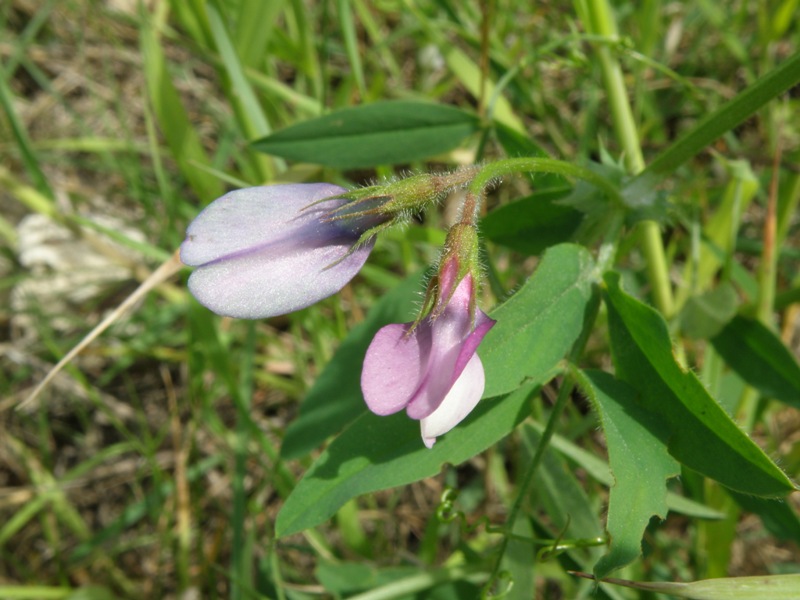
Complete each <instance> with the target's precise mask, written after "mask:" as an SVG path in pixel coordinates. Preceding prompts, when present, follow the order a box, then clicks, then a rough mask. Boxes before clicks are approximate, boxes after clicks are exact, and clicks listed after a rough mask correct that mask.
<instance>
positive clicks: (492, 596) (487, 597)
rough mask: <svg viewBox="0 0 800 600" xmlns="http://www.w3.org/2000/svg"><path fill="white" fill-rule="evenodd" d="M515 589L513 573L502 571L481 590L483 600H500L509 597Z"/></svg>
mask: <svg viewBox="0 0 800 600" xmlns="http://www.w3.org/2000/svg"><path fill="white" fill-rule="evenodd" d="M513 587H514V577H513V576H512V575H511V571H505V570H503V571H500V572H499V573H498V574H497V575H495V576H494V577H492V578H490V579H489V581H487V582H486V585H484V586H483V588H482V589H481V600H500V599H501V598H505V597H506V596H508V594H509V592H510V591H511V588H513Z"/></svg>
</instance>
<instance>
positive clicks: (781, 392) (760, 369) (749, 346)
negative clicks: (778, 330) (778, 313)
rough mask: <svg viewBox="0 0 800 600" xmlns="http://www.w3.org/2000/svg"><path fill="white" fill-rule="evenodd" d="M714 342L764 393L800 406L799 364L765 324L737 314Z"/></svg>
mask: <svg viewBox="0 0 800 600" xmlns="http://www.w3.org/2000/svg"><path fill="white" fill-rule="evenodd" d="M711 343H712V344H713V345H714V349H715V350H716V351H717V352H718V353H719V354H720V356H722V358H724V359H725V362H727V363H728V364H729V365H730V366H731V368H732V369H733V370H734V371H736V373H738V374H739V376H740V377H741V378H742V379H744V380H745V381H746V382H747V383H749V384H750V385H752V386H753V387H754V388H756V389H758V390H759V391H760V392H761V393H762V394H764V395H765V396H767V397H768V398H775V399H776V400H780V401H782V402H785V403H786V404H789V405H790V406H794V407H795V408H800V365H798V364H797V360H796V359H795V357H794V356H793V355H792V353H791V352H790V351H789V349H788V348H787V347H786V346H784V344H783V342H781V340H780V338H779V337H778V336H777V335H775V333H773V332H772V331H770V330H769V329H768V328H767V327H766V326H764V324H762V323H761V322H759V321H757V320H755V319H750V318H748V317H743V316H741V315H740V316H737V317H735V318H734V319H733V320H731V322H730V323H728V325H726V327H725V329H723V330H722V331H721V332H720V333H719V334H718V335H717V336H715V337H714V338H712V339H711Z"/></svg>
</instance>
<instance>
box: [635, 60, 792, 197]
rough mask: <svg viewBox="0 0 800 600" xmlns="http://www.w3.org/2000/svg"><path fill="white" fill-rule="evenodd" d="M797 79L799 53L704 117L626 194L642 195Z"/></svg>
mask: <svg viewBox="0 0 800 600" xmlns="http://www.w3.org/2000/svg"><path fill="white" fill-rule="evenodd" d="M798 82H800V52H797V53H796V54H794V55H793V56H791V57H790V58H788V59H787V60H785V61H784V62H783V63H782V64H781V65H780V66H778V67H777V68H775V69H773V70H772V71H770V72H769V73H767V74H766V75H764V76H763V77H761V78H760V79H758V81H756V82H755V83H754V84H752V85H751V86H750V87H748V88H747V89H746V90H744V91H743V92H741V93H740V94H738V95H737V96H736V97H734V98H733V99H732V100H730V101H728V102H727V103H725V104H723V105H722V106H721V107H720V108H719V109H717V110H715V111H714V112H713V113H711V114H710V115H708V116H706V117H705V118H704V119H702V120H701V121H700V122H699V123H698V124H697V125H695V126H694V127H693V128H692V129H691V130H690V131H688V132H687V133H686V134H684V135H683V136H682V137H681V138H680V139H678V140H677V141H676V142H675V143H673V144H672V145H670V146H669V147H668V148H667V149H666V150H664V151H663V152H662V153H661V154H659V155H658V156H657V157H656V158H655V159H654V160H653V161H652V162H651V163H650V164H649V165H648V166H647V168H646V169H645V170H644V171H642V172H641V173H640V174H639V175H637V176H636V177H635V178H634V179H633V180H631V182H630V183H629V184H628V186H626V195H628V196H629V197H631V198H634V197H638V196H642V195H644V194H645V193H646V192H647V190H650V189H652V188H653V187H655V185H656V184H657V183H658V182H659V181H660V180H661V179H663V178H664V177H666V176H667V175H669V174H671V173H673V172H674V171H675V170H676V169H677V168H678V167H679V166H681V165H682V164H683V163H685V162H686V161H688V160H690V159H691V158H693V157H694V156H695V155H696V154H698V153H699V152H700V151H701V150H703V149H704V148H706V147H707V146H708V145H709V144H711V143H712V142H713V141H714V140H716V139H717V138H718V137H720V136H721V135H723V134H724V133H725V132H727V131H730V130H731V129H733V128H734V127H736V126H737V125H739V124H740V123H742V122H743V121H744V120H745V119H747V118H748V117H750V116H751V115H753V114H754V113H755V112H756V111H757V110H758V109H760V108H761V107H762V106H764V105H765V104H766V103H767V102H769V101H770V100H772V99H773V98H776V97H777V96H780V95H781V94H783V93H784V92H786V91H787V90H789V89H791V88H792V87H793V86H795V85H796V84H797V83H798Z"/></svg>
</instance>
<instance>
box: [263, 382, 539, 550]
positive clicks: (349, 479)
mask: <svg viewBox="0 0 800 600" xmlns="http://www.w3.org/2000/svg"><path fill="white" fill-rule="evenodd" d="M533 391H534V387H533V386H526V387H523V388H520V389H519V390H517V391H516V392H515V393H513V394H510V395H508V396H506V397H503V398H492V399H487V400H483V401H482V402H480V403H479V404H478V406H477V408H476V409H475V410H474V411H473V413H472V414H471V415H470V417H469V418H468V419H467V420H466V421H465V422H464V423H462V424H461V425H459V426H458V427H456V428H455V429H453V430H452V431H450V432H448V433H447V435H445V436H443V437H442V438H440V439H439V440H438V441H437V442H436V445H435V446H434V447H433V448H432V449H430V450H429V449H428V448H426V447H425V446H424V445H423V444H422V442H421V441H420V439H419V423H418V422H417V421H414V420H412V419H409V418H408V417H406V416H405V414H404V413H398V414H394V415H392V416H389V417H379V416H377V415H374V414H372V413H367V414H365V415H363V416H361V417H360V418H359V419H358V420H356V421H355V422H354V423H353V424H352V425H351V426H350V427H349V428H347V429H346V430H345V431H344V432H342V434H341V435H340V436H339V437H337V438H336V439H335V440H334V441H333V442H331V444H330V446H328V448H327V449H326V450H325V451H324V452H323V453H322V455H321V456H320V457H319V458H318V459H317V461H316V462H315V463H314V464H313V465H312V467H311V468H310V469H309V470H308V472H307V473H306V474H305V476H304V477H303V479H302V480H300V483H298V484H297V487H295V488H294V490H292V493H291V494H290V495H289V497H288V498H287V499H286V503H285V504H284V505H283V508H282V509H281V511H280V513H278V519H277V521H276V523H275V533H276V535H278V536H279V537H283V536H286V535H290V534H292V533H296V532H298V531H302V530H303V529H308V528H309V527H314V526H315V525H319V524H320V523H322V522H323V521H325V520H327V519H328V518H330V517H331V516H332V515H333V514H334V513H335V512H336V511H337V510H338V509H339V507H341V506H342V505H343V504H344V503H345V502H347V501H348V500H350V499H351V498H354V497H356V496H359V495H361V494H366V493H369V492H374V491H377V490H383V489H387V488H391V487H395V486H398V485H405V484H408V483H412V482H414V481H419V480H420V479H423V478H424V477H430V476H432V475H435V474H436V473H438V472H439V471H440V470H441V468H442V466H443V465H444V464H445V463H450V464H454V465H457V464H459V463H461V462H463V461H465V460H467V459H469V458H471V457H473V456H475V455H476V454H478V453H479V452H483V451H484V450H486V448H488V447H489V446H491V445H492V444H495V443H497V442H498V441H499V440H500V439H502V438H503V437H505V436H506V435H507V434H508V433H509V432H510V431H511V430H512V429H514V427H516V426H517V424H518V423H519V422H520V421H521V420H522V419H524V418H525V416H526V415H527V414H528V408H527V401H528V398H529V397H530V396H531V394H532V393H533Z"/></svg>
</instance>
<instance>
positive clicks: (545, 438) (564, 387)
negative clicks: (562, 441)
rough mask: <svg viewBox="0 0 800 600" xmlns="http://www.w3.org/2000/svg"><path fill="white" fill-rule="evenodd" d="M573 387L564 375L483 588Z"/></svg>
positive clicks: (496, 574) (496, 573)
mask: <svg viewBox="0 0 800 600" xmlns="http://www.w3.org/2000/svg"><path fill="white" fill-rule="evenodd" d="M574 388H575V378H574V377H573V376H572V374H568V375H566V376H565V377H564V380H563V381H562V383H561V389H559V390H558V397H557V398H556V402H555V404H554V405H553V410H552V411H551V413H550V418H549V419H548V420H547V426H546V427H545V429H544V432H542V437H541V439H540V440H539V445H538V446H537V447H536V453H535V454H534V455H533V458H532V459H531V464H530V465H528V470H527V471H526V472H525V477H524V478H523V480H522V483H520V484H519V491H518V492H517V497H516V498H515V499H514V504H513V506H512V507H511V511H510V512H509V513H508V519H507V520H506V527H505V530H506V535H505V536H504V537H503V541H502V542H501V543H500V551H499V553H498V555H497V562H495V565H494V568H493V569H492V574H491V576H490V577H489V581H488V582H487V583H486V586H485V588H484V589H487V590H488V589H491V586H492V585H494V582H495V581H496V580H497V578H498V577H499V575H500V566H501V564H502V562H503V556H504V555H505V553H506V549H507V547H508V544H509V541H510V540H511V536H510V535H508V533H510V532H512V531H513V530H514V524H515V523H516V522H517V517H518V516H519V513H520V511H521V510H522V502H523V501H524V500H525V498H526V497H527V495H528V490H529V488H530V486H531V483H532V482H533V476H534V475H535V474H536V469H538V468H539V463H541V462H542V457H543V456H544V451H545V450H546V449H547V446H548V445H549V444H550V440H551V438H552V437H553V433H555V429H556V425H557V424H558V420H559V417H560V416H561V413H563V412H564V408H566V406H567V400H569V397H570V394H572V390H573V389H574Z"/></svg>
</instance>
